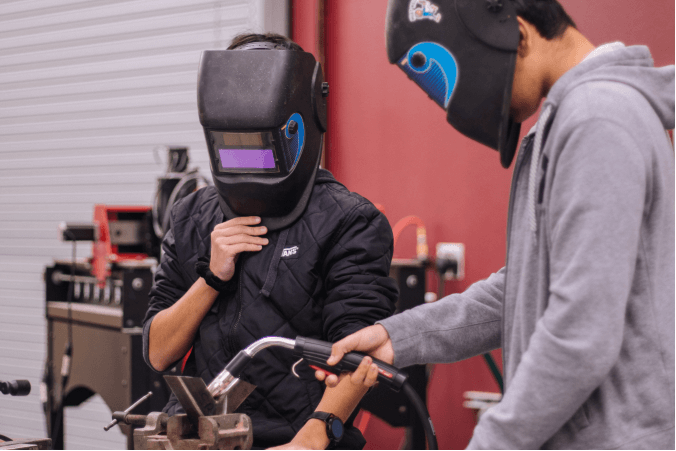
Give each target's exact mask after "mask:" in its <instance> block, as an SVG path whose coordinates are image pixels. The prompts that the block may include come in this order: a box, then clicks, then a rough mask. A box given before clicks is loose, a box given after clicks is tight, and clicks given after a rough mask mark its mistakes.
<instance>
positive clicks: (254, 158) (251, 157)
mask: <svg viewBox="0 0 676 451" xmlns="http://www.w3.org/2000/svg"><path fill="white" fill-rule="evenodd" d="M218 153H219V156H220V157H221V166H222V167H223V169H274V168H275V156H274V154H273V152H272V149H218Z"/></svg>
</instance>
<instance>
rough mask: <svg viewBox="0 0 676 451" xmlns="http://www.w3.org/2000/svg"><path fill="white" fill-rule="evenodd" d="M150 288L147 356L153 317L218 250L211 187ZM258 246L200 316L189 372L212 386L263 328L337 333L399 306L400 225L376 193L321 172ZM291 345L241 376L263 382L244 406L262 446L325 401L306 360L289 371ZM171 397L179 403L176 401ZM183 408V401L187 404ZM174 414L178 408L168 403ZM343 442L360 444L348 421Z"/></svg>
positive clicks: (183, 221) (183, 220)
mask: <svg viewBox="0 0 676 451" xmlns="http://www.w3.org/2000/svg"><path fill="white" fill-rule="evenodd" d="M171 216H172V218H171V219H172V224H171V230H170V231H169V232H168V233H167V234H166V236H165V238H164V242H163V251H164V252H163V256H162V259H161V262H160V265H159V268H158V270H157V272H156V273H155V282H154V285H153V288H152V290H151V292H150V295H151V300H150V306H149V309H148V313H147V314H146V318H145V320H144V333H143V337H144V356H145V358H146V362H147V363H148V364H149V362H148V357H147V356H148V334H149V330H150V323H151V321H152V318H153V317H154V315H155V314H156V313H157V312H159V311H161V310H163V309H165V308H167V307H169V306H171V305H172V304H173V303H174V302H176V301H177V300H178V299H179V298H180V297H181V296H183V294H185V292H186V291H187V290H188V289H189V288H190V286H192V284H193V283H194V282H195V281H196V280H197V279H198V276H197V274H196V273H195V262H196V261H197V259H198V258H199V257H201V256H203V255H208V254H209V252H210V250H211V239H210V233H211V231H212V230H213V229H214V227H215V226H216V225H217V224H220V223H221V222H223V221H224V217H223V213H222V211H221V209H220V207H219V204H218V198H217V194H216V191H215V189H214V188H213V187H208V188H204V189H201V190H199V191H197V192H196V193H194V194H192V195H190V196H188V197H186V198H185V199H183V200H181V201H180V202H179V203H177V204H176V205H175V206H174V208H173V209H172V214H171ZM266 237H267V238H268V239H269V244H268V245H267V246H264V247H263V249H262V250H261V251H260V252H257V253H244V254H241V255H240V257H239V260H238V262H237V265H236V272H235V275H234V276H233V278H232V279H231V284H230V288H231V290H230V292H228V293H222V294H221V295H219V298H218V299H217V300H216V302H215V303H214V305H213V307H212V308H211V310H210V311H209V313H208V314H207V316H206V317H205V318H204V320H203V321H202V324H201V325H200V328H199V331H198V332H197V335H196V337H195V341H194V346H193V352H192V353H191V356H190V358H189V360H188V363H187V365H186V369H185V373H186V374H189V375H198V376H201V377H202V378H203V379H204V380H205V382H206V383H207V384H208V383H209V382H210V381H211V380H212V379H213V378H214V377H215V376H216V375H217V374H218V373H219V372H220V371H221V370H222V369H223V367H224V366H225V365H226V364H227V363H228V361H229V360H230V359H231V358H232V357H233V356H234V355H235V354H236V353H237V352H238V351H239V350H240V349H242V348H244V347H246V346H248V345H249V344H251V343H253V342H254V341H256V340H257V339H259V338H262V337H265V336H270V335H274V336H281V337H287V338H295V337H296V336H298V335H301V336H305V337H311V338H318V339H322V340H327V341H332V342H333V341H337V340H339V339H341V338H343V337H345V336H347V335H349V334H351V333H353V332H355V331H357V330H359V329H362V328H363V327H366V326H368V325H371V324H373V323H374V322H375V321H377V320H380V319H382V318H385V317H387V316H390V315H391V314H392V313H393V311H394V302H395V300H396V298H397V294H398V293H397V288H396V285H395V282H394V280H393V279H391V278H389V270H390V262H391V259H392V248H393V240H392V230H391V228H390V225H389V223H388V222H387V219H386V218H385V216H384V215H382V214H381V213H380V212H379V211H378V210H377V209H376V208H375V207H374V206H373V204H371V203H370V202H369V201H368V200H366V199H364V198H363V197H361V196H360V195H358V194H355V193H351V192H350V191H348V190H347V189H346V188H345V187H344V186H343V185H341V184H340V183H338V182H336V180H335V179H334V178H333V176H332V175H331V173H330V172H328V171H326V170H320V171H319V173H318V176H317V180H316V182H315V187H314V190H313V192H312V196H311V198H310V201H309V203H308V207H307V209H306V210H305V213H304V214H303V216H302V217H301V218H300V219H299V220H298V221H296V222H295V223H294V224H293V225H291V226H290V227H289V228H287V229H284V230H281V231H275V232H270V233H268V234H267V235H266ZM294 361H295V359H294V358H293V356H292V352H291V351H290V350H286V349H280V348H275V349H271V350H265V351H262V352H261V353H259V354H258V355H257V356H256V357H255V358H254V360H253V361H252V363H251V364H250V365H249V366H248V367H247V369H246V370H245V372H244V375H243V377H242V378H243V379H244V380H246V381H248V382H250V383H252V384H254V385H257V389H256V390H255V391H254V392H253V393H252V394H251V395H250V396H249V397H248V398H247V399H246V401H245V402H244V403H243V404H242V405H241V406H240V408H239V409H238V412H242V413H246V414H247V415H249V416H250V417H251V419H252V421H253V427H254V446H255V447H267V446H272V445H277V444H282V443H286V442H288V441H289V440H291V439H292V438H293V436H294V435H295V434H296V432H297V431H298V430H299V429H300V428H301V427H302V426H303V424H304V423H305V420H306V418H307V417H308V415H310V414H311V413H312V412H313V411H314V408H315V406H316V405H317V404H318V403H319V400H320V399H321V396H322V394H323V389H324V387H323V384H322V383H320V382H318V381H317V380H315V378H314V376H313V371H312V370H310V369H309V368H308V367H307V365H304V364H301V365H299V366H298V373H299V374H300V376H301V379H300V380H299V379H297V378H296V377H295V376H293V375H292V374H291V366H292V365H293V364H294ZM170 404H171V401H170ZM179 407H180V406H179ZM168 411H169V412H170V413H174V412H175V406H173V407H172V406H171V405H168ZM348 430H349V433H347V431H346V436H345V439H344V441H345V442H344V443H342V445H343V446H348V447H362V446H363V444H364V441H363V437H361V434H360V433H359V431H358V430H357V429H356V428H348Z"/></svg>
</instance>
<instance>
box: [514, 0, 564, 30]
mask: <svg viewBox="0 0 676 451" xmlns="http://www.w3.org/2000/svg"><path fill="white" fill-rule="evenodd" d="M512 1H513V2H514V5H515V6H516V14H517V15H518V16H519V17H522V18H523V19H524V20H526V21H527V22H529V23H530V24H532V25H533V26H535V28H536V29H537V30H538V33H540V36H542V37H543V38H545V39H547V40H552V39H555V38H558V37H560V36H561V35H563V33H564V32H565V31H566V29H567V28H568V27H573V28H577V25H575V22H573V19H571V18H570V16H569V15H568V13H566V11H565V10H564V9H563V6H561V4H560V3H559V2H558V1H557V0H512Z"/></svg>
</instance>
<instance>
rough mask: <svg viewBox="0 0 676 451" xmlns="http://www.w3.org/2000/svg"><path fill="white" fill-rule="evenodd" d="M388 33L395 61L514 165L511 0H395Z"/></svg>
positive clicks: (458, 123)
mask: <svg viewBox="0 0 676 451" xmlns="http://www.w3.org/2000/svg"><path fill="white" fill-rule="evenodd" d="M385 34H386V43H387V55H388V58H389V60H390V63H392V64H396V65H397V66H398V67H399V68H400V69H402V70H403V71H404V72H405V73H406V75H408V77H409V78H410V79H411V80H413V81H414V82H415V83H416V84H417V85H418V86H420V87H421V88H422V89H423V91H425V92H426V93H427V95H428V96H429V97H430V98H431V99H432V100H434V101H435V102H436V103H437V104H438V105H439V106H440V107H442V108H443V109H444V110H446V119H447V121H448V123H449V124H451V125H452V126H453V127H454V128H455V129H456V130H458V131H459V132H460V133H462V134H463V135H465V136H467V137H469V138H471V139H473V140H475V141H478V142H480V143H481V144H484V145H486V146H488V147H491V148H493V149H495V150H497V151H499V152H500V162H501V164H502V166H503V167H505V168H507V167H509V165H510V164H511V162H512V159H513V158H514V154H515V152H516V148H517V144H518V139H519V131H520V128H521V125H520V124H516V123H514V122H512V120H511V119H510V116H509V107H510V103H511V97H512V82H513V79H514V67H515V63H516V51H517V47H518V44H519V26H518V22H517V20H516V11H515V6H514V4H513V0H434V1H425V0H389V3H388V7H387V25H386V31H385Z"/></svg>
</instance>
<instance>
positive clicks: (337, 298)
mask: <svg viewBox="0 0 676 451" xmlns="http://www.w3.org/2000/svg"><path fill="white" fill-rule="evenodd" d="M393 247H394V244H393V237H392V229H391V227H390V224H389V222H388V221H387V218H385V216H384V215H383V214H381V213H380V212H379V211H378V210H376V208H375V207H374V206H373V205H372V204H370V203H362V204H360V205H358V206H356V207H355V208H354V209H353V210H352V211H350V212H349V213H348V214H347V216H346V218H345V223H344V225H343V226H342V227H341V228H340V230H339V232H338V236H337V237H336V238H335V239H334V242H333V243H332V245H331V246H330V248H329V250H328V252H327V254H326V257H325V258H324V263H323V273H324V283H325V288H326V292H327V297H326V301H325V303H324V309H323V312H322V319H323V324H324V336H325V337H326V339H327V340H329V341H337V340H340V339H341V338H343V337H346V336H348V335H350V334H352V333H354V332H356V331H358V330H360V329H363V328H364V327H367V326H370V325H372V324H373V323H375V322H376V321H377V320H380V319H383V318H386V317H388V316H390V315H392V313H393V312H394V303H395V302H396V300H397V297H398V295H399V292H398V290H397V286H396V283H395V281H394V279H392V278H391V277H389V272H390V262H391V261H392V253H393Z"/></svg>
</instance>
